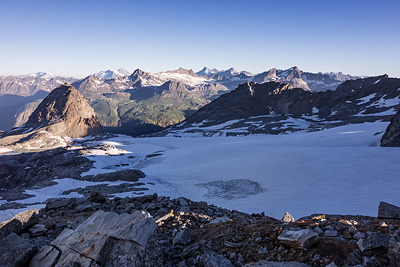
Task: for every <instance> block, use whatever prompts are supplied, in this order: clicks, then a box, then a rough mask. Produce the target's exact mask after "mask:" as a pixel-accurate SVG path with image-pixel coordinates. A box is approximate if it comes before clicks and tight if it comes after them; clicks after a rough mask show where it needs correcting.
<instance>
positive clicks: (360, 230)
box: [0, 191, 400, 267]
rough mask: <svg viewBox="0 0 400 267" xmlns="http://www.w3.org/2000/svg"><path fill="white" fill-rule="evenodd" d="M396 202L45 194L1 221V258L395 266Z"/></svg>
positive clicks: (398, 239)
mask: <svg viewBox="0 0 400 267" xmlns="http://www.w3.org/2000/svg"><path fill="white" fill-rule="evenodd" d="M399 211H400V208H398V207H396V206H393V205H390V204H387V203H384V202H382V203H380V205H379V213H378V218H374V217H365V216H357V215H354V216H350V215H346V216H345V215H328V214H314V215H310V216H308V217H303V218H299V219H297V220H295V219H294V218H293V217H292V216H290V214H288V213H286V214H285V215H284V216H283V218H282V220H276V219H274V218H270V217H266V216H264V215H263V214H251V215H250V214H245V213H240V212H238V211H234V210H227V209H222V208H219V207H216V206H214V205H208V204H207V203H206V202H194V201H191V200H189V199H185V198H178V199H169V198H167V197H163V196H157V195H156V194H154V195H148V196H142V197H136V198H129V197H126V198H123V199H121V198H113V199H109V198H106V197H104V196H103V195H101V194H99V193H97V192H95V191H93V192H91V193H90V194H88V195H86V196H85V197H84V198H79V199H54V200H49V201H48V202H47V204H46V207H45V208H44V209H42V210H40V211H38V210H27V211H24V212H22V213H20V214H18V215H17V216H15V217H14V218H12V219H10V220H8V221H6V222H3V223H1V224H0V238H1V242H2V244H3V245H2V246H1V247H0V250H1V253H0V263H1V265H2V266H28V265H29V266H330V267H332V266H399V262H400V261H399V260H400V250H399V247H400V230H399V227H400V220H399V219H400V213H399Z"/></svg>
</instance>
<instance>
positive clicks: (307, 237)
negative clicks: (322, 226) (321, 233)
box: [278, 229, 318, 248]
mask: <svg viewBox="0 0 400 267" xmlns="http://www.w3.org/2000/svg"><path fill="white" fill-rule="evenodd" d="M278 240H279V241H280V242H281V243H282V244H284V245H286V246H289V247H294V248H309V247H311V246H312V245H313V244H314V243H315V242H316V241H317V240H318V234H317V233H315V232H314V231H311V230H308V229H303V230H297V231H295V230H294V231H291V230H284V231H283V232H282V233H281V234H280V235H279V236H278Z"/></svg>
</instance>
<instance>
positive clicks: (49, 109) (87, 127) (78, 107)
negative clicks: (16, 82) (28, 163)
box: [0, 84, 103, 149]
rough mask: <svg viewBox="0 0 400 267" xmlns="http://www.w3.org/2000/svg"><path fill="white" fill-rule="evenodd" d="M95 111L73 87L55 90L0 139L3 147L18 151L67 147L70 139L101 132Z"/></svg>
mask: <svg viewBox="0 0 400 267" xmlns="http://www.w3.org/2000/svg"><path fill="white" fill-rule="evenodd" d="M102 132H103V130H102V127H101V125H100V122H99V121H98V120H97V118H96V115H95V113H94V110H93V108H92V107H91V106H90V105H89V104H88V102H87V101H86V99H85V97H84V96H83V95H82V94H81V93H80V92H79V91H78V90H76V89H75V88H74V87H73V86H71V85H67V84H64V85H60V86H58V87H57V88H56V89H54V90H53V91H52V92H51V93H50V94H49V95H48V96H47V97H46V98H45V99H44V100H43V101H42V102H41V103H40V104H39V106H38V107H37V108H36V109H35V111H34V112H33V113H32V114H31V116H30V117H29V119H28V121H27V122H26V123H25V124H24V125H22V126H20V127H18V128H14V129H12V130H10V131H8V132H6V133H4V134H2V135H1V136H0V137H1V139H0V145H3V146H6V145H8V146H10V145H13V146H14V148H17V149H50V148H55V147H59V146H65V145H66V144H67V143H68V138H79V137H84V136H87V135H93V134H100V133H102Z"/></svg>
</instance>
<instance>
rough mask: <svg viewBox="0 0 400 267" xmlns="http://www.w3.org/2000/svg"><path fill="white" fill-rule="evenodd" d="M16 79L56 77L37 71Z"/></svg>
mask: <svg viewBox="0 0 400 267" xmlns="http://www.w3.org/2000/svg"><path fill="white" fill-rule="evenodd" d="M18 77H21V78H26V77H33V78H43V79H51V78H54V77H57V75H54V74H52V73H48V72H44V71H39V72H36V73H29V74H27V75H18Z"/></svg>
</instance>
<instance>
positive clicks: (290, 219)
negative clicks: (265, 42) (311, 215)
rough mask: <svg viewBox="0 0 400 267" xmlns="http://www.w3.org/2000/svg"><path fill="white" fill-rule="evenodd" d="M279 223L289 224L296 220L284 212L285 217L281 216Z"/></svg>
mask: <svg viewBox="0 0 400 267" xmlns="http://www.w3.org/2000/svg"><path fill="white" fill-rule="evenodd" d="M281 221H282V222H287V223H290V222H295V221H296V220H295V219H294V218H293V216H292V215H290V214H289V212H286V213H285V215H283V217H282V220H281Z"/></svg>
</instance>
